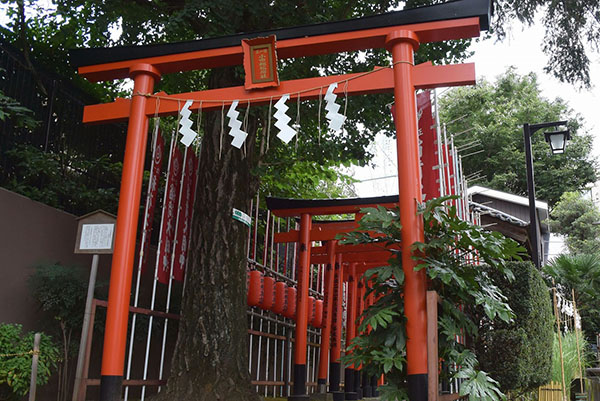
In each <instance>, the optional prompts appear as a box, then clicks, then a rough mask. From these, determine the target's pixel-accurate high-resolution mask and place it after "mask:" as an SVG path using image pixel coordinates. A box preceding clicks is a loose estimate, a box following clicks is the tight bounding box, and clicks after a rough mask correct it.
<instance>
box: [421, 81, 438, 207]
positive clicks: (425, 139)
mask: <svg viewBox="0 0 600 401" xmlns="http://www.w3.org/2000/svg"><path fill="white" fill-rule="evenodd" d="M417 115H418V117H419V134H420V137H419V138H420V140H421V177H422V185H423V200H430V199H433V198H438V197H439V196H440V169H439V166H438V164H439V162H438V151H437V144H436V130H435V123H434V119H433V112H432V109H431V92H429V91H424V92H421V93H419V94H418V95H417Z"/></svg>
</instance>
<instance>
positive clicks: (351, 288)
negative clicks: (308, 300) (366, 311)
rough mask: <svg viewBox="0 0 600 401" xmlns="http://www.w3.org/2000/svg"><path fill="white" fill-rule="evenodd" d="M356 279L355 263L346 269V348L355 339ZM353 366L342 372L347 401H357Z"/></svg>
mask: <svg viewBox="0 0 600 401" xmlns="http://www.w3.org/2000/svg"><path fill="white" fill-rule="evenodd" d="M357 284H358V279H357V277H356V263H351V264H350V268H349V269H348V301H347V303H346V348H348V346H350V343H351V342H352V340H354V337H355V331H356V330H355V329H356V326H355V324H354V320H355V319H356V310H357V307H356V306H357V300H358V296H357V295H358V285H357ZM355 369H356V366H355V365H350V366H348V367H346V369H345V370H344V392H345V393H346V399H347V400H358V393H356V391H355V375H356V373H355Z"/></svg>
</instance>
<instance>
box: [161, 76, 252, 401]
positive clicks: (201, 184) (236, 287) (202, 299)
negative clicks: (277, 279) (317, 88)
mask: <svg viewBox="0 0 600 401" xmlns="http://www.w3.org/2000/svg"><path fill="white" fill-rule="evenodd" d="M237 84H239V79H237V78H236V77H235V72H234V70H232V69H222V70H214V71H213V72H211V78H210V87H224V86H231V85H237ZM227 110H228V106H226V107H225V109H224V111H223V113H221V112H214V113H209V115H207V116H206V117H207V118H206V124H205V135H204V138H203V141H202V150H201V153H200V163H199V172H198V173H199V177H198V186H197V192H196V203H195V205H194V219H193V225H192V227H193V228H192V244H191V246H190V261H189V264H188V270H187V272H186V276H187V277H186V284H185V293H184V295H183V300H182V319H181V321H180V323H179V334H178V339H177V346H176V350H175V354H174V356H173V362H172V367H171V375H170V377H169V380H168V383H167V387H166V391H165V392H163V393H161V394H160V395H159V396H158V398H159V399H164V400H182V401H186V400H194V401H203V400H207V401H208V400H210V401H215V400H227V401H238V400H239V401H255V400H259V396H258V395H257V394H256V393H255V392H254V390H253V389H252V387H251V385H250V375H249V372H248V344H247V343H248V340H247V316H246V265H247V260H246V246H245V244H246V237H247V233H248V228H247V226H245V225H243V224H241V223H240V222H238V221H236V220H233V219H232V209H233V208H237V209H240V210H243V211H246V212H248V207H249V205H250V199H251V198H252V197H253V196H254V194H255V193H256V190H257V188H258V180H257V178H256V177H254V176H253V175H252V174H251V170H252V167H253V166H255V164H256V160H255V159H254V155H255V154H254V149H255V145H256V126H257V121H256V119H252V118H249V121H248V126H247V132H248V133H249V135H248V138H247V139H246V145H245V150H244V147H242V149H236V148H234V147H232V146H231V145H230V143H231V137H230V136H229V135H228V132H229V129H228V127H227V120H228V119H227V117H226V116H225V122H224V124H223V127H224V129H223V131H222V130H221V117H222V115H225V114H226V113H227ZM239 111H240V119H243V117H244V111H245V110H244V109H242V108H239ZM248 213H250V212H248Z"/></svg>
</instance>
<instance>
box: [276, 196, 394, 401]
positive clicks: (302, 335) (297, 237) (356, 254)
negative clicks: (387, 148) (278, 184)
mask: <svg viewBox="0 0 600 401" xmlns="http://www.w3.org/2000/svg"><path fill="white" fill-rule="evenodd" d="M266 201H267V207H268V208H269V210H270V211H271V212H272V213H273V214H274V215H275V216H278V217H300V230H290V231H288V232H281V233H276V234H275V235H274V238H273V240H274V242H275V243H287V242H297V243H299V244H300V251H301V252H303V250H306V254H304V253H301V254H300V258H299V263H298V269H299V270H298V292H297V302H296V313H297V314H296V332H295V349H294V365H295V366H296V365H299V364H306V359H305V358H306V341H307V331H306V322H307V321H308V280H309V270H310V265H311V264H324V265H327V268H326V270H325V285H324V297H325V310H324V320H323V331H322V332H321V347H320V353H319V371H318V381H317V384H318V385H319V387H320V390H321V392H324V389H325V386H326V384H327V368H328V366H327V362H328V360H329V377H330V380H329V391H330V392H331V393H333V398H334V400H344V399H346V400H352V399H358V392H357V390H358V389H359V387H360V382H359V378H360V373H359V372H358V371H357V370H356V369H355V368H354V367H348V368H346V369H345V379H344V392H340V375H339V371H340V362H339V359H340V355H341V333H342V319H341V315H342V300H341V298H342V292H341V291H342V290H341V288H342V283H343V282H344V281H347V282H348V284H349V293H348V302H349V304H348V308H347V312H346V313H347V320H346V323H347V328H346V344H349V343H350V341H351V340H352V339H353V338H354V337H355V336H356V332H355V325H354V320H355V319H356V318H358V316H360V314H361V312H362V310H360V309H362V308H358V307H357V304H358V303H360V302H361V299H362V297H361V296H360V295H359V294H358V292H359V289H358V288H359V285H358V284H359V280H360V277H361V276H362V275H363V274H364V272H365V271H366V270H367V269H369V268H371V267H375V266H383V265H386V264H387V261H388V260H389V259H390V257H392V253H391V251H390V250H386V249H383V248H382V247H378V246H375V245H373V244H364V245H341V244H338V242H337V240H336V238H338V236H339V235H340V234H344V233H348V232H350V231H353V230H355V229H356V228H357V227H358V220H360V218H361V217H362V214H361V212H360V210H361V209H363V208H367V207H376V206H383V207H387V208H392V207H395V206H396V205H397V204H398V196H394V195H392V196H380V197H372V198H355V199H313V200H305V199H282V198H267V199H266ZM335 214H354V216H355V218H354V220H343V221H335V220H334V221H319V220H312V217H313V216H323V215H335ZM307 225H308V227H309V228H308V229H307ZM313 241H327V245H325V246H320V247H312V246H311V243H312V242H313ZM396 249H397V248H396ZM303 257H304V258H305V259H304V260H303V259H302V258H303ZM344 265H348V268H347V269H344ZM301 289H302V290H301ZM334 308H335V313H334ZM301 311H303V312H301ZM332 333H333V335H332ZM330 337H331V338H330ZM331 339H332V340H333V344H331V353H330V340H331ZM329 354H331V355H329ZM302 358H304V359H302ZM299 361H300V363H299ZM305 378H306V372H301V371H300V372H299V373H298V375H296V374H294V387H295V386H296V383H297V382H298V381H300V382H301V385H302V386H305V381H306V379H305Z"/></svg>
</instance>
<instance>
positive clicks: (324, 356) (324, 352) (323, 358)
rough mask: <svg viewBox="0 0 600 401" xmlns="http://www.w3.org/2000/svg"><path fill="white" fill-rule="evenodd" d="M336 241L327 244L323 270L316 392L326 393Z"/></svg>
mask: <svg viewBox="0 0 600 401" xmlns="http://www.w3.org/2000/svg"><path fill="white" fill-rule="evenodd" d="M336 245H337V241H329V242H327V256H328V257H329V262H328V263H327V267H326V270H325V285H324V286H323V293H324V294H323V295H324V298H325V299H324V301H325V307H324V308H323V313H324V315H325V316H324V319H323V329H322V330H321V347H320V349H319V373H318V378H317V384H318V392H319V393H326V392H327V369H328V367H329V348H330V345H331V341H330V340H331V325H332V319H331V318H332V314H333V308H334V304H333V301H334V294H333V288H334V280H335V271H334V267H335V264H336V263H335V260H336V255H335V248H336Z"/></svg>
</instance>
